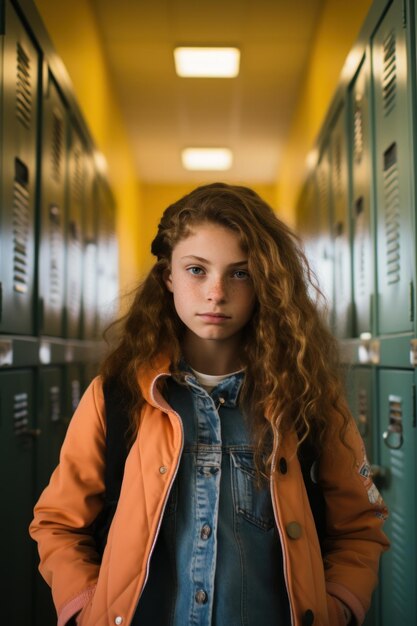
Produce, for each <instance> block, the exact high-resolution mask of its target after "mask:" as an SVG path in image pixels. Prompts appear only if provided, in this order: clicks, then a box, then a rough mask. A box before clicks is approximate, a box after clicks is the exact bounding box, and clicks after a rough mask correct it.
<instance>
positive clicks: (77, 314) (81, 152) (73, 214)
mask: <svg viewBox="0 0 417 626" xmlns="http://www.w3.org/2000/svg"><path fill="white" fill-rule="evenodd" d="M85 153H86V149H85V146H84V144H83V142H82V140H81V136H80V133H79V132H78V130H77V128H76V126H75V122H73V123H72V124H71V126H70V145H69V154H68V211H67V218H66V251H67V258H66V296H65V310H66V319H65V325H66V330H65V336H66V337H69V338H71V339H77V338H79V337H80V336H81V296H82V285H83V269H82V254H83V249H82V215H83V211H84V205H85V195H86V189H85V187H86V171H85Z"/></svg>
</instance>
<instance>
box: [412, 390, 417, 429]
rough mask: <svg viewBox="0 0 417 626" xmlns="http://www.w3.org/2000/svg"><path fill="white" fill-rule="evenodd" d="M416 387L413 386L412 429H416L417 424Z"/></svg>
mask: <svg viewBox="0 0 417 626" xmlns="http://www.w3.org/2000/svg"><path fill="white" fill-rule="evenodd" d="M416 411H417V408H416V386H415V384H413V428H415V427H416V423H417V414H416Z"/></svg>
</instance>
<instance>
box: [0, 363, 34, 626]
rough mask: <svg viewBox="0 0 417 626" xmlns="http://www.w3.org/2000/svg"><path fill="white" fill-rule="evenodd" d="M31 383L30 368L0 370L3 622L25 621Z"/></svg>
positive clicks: (29, 585)
mask: <svg viewBox="0 0 417 626" xmlns="http://www.w3.org/2000/svg"><path fill="white" fill-rule="evenodd" d="M33 393H34V383H33V374H32V372H31V371H30V370H26V369H24V370H23V369H22V370H10V371H2V372H0V448H1V455H0V458H1V476H2V501H3V514H2V515H1V517H0V536H1V559H0V561H1V568H0V569H1V581H2V583H1V584H2V597H3V598H4V602H3V607H2V611H3V617H2V619H3V620H4V622H5V623H9V624H16V626H25V625H26V624H31V623H32V622H31V619H32V611H33V592H32V590H33V571H34V567H33V565H34V554H35V547H34V544H33V542H32V540H31V539H30V537H29V533H28V527H29V523H30V521H31V520H32V517H33V515H32V509H33V487H34V482H33V466H34V439H35V438H36V434H37V433H36V431H35V430H34V429H33V425H34V396H33Z"/></svg>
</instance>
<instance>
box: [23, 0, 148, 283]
mask: <svg viewBox="0 0 417 626" xmlns="http://www.w3.org/2000/svg"><path fill="white" fill-rule="evenodd" d="M35 3H36V6H37V8H38V10H39V13H40V15H41V17H42V20H43V22H44V24H45V27H46V30H47V31H48V33H49V36H50V38H51V40H52V42H53V44H54V47H55V49H56V51H57V53H58V55H59V57H61V59H62V61H63V63H64V65H65V67H66V69H67V71H68V74H69V76H70V79H71V81H72V83H73V86H74V91H75V93H76V97H77V101H78V103H79V106H80V109H81V111H82V113H83V115H84V118H85V120H86V123H87V126H88V127H89V129H90V131H91V134H92V138H93V141H94V143H95V145H96V147H97V149H98V150H99V151H100V152H102V153H103V155H104V156H105V158H106V160H107V164H108V178H109V181H110V185H111V188H112V190H113V193H114V195H115V200H116V205H117V226H116V229H117V235H118V239H119V241H120V242H122V243H121V245H120V247H119V261H120V265H119V269H120V286H121V289H122V291H124V290H125V289H126V288H130V287H131V286H132V285H133V284H134V282H135V281H136V279H137V277H138V274H139V272H140V269H141V268H140V261H141V253H140V250H141V245H142V244H141V237H140V232H141V231H140V229H141V219H140V216H141V213H140V211H141V190H140V184H139V182H138V180H137V176H136V172H135V166H134V161H133V154H132V152H131V147H130V144H129V142H128V138H127V134H126V130H125V127H124V124H123V121H122V118H121V114H120V110H119V108H118V105H117V102H116V100H115V98H114V95H113V90H112V83H111V78H110V75H109V72H108V69H107V66H106V61H105V56H104V54H103V49H102V46H101V41H100V36H99V32H98V29H97V24H96V21H95V16H94V13H93V11H92V8H91V5H90V3H89V1H88V0H72V1H71V2H57V1H56V0H35Z"/></svg>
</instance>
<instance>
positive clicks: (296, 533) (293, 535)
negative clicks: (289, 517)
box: [285, 522, 301, 539]
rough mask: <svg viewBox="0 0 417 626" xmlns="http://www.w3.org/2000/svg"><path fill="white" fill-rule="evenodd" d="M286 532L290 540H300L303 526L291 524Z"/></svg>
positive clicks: (295, 523)
mask: <svg viewBox="0 0 417 626" xmlns="http://www.w3.org/2000/svg"><path fill="white" fill-rule="evenodd" d="M285 531H286V533H287V535H288V537H289V538H290V539H299V538H300V537H301V526H300V524H299V523H298V522H289V524H287V525H286V527H285Z"/></svg>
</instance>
